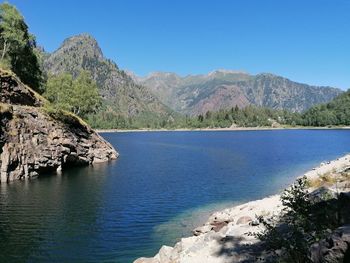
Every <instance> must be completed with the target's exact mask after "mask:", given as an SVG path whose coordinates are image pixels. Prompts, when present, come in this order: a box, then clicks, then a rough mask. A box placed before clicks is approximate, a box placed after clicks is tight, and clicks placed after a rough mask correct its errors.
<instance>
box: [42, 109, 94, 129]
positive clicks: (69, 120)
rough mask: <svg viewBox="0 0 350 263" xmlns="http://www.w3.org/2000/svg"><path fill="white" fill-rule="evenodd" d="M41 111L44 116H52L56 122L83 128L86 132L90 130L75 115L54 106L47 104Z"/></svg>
mask: <svg viewBox="0 0 350 263" xmlns="http://www.w3.org/2000/svg"><path fill="white" fill-rule="evenodd" d="M41 110H42V112H43V113H44V114H46V115H48V116H50V117H51V118H52V119H54V120H58V121H61V122H63V123H65V124H68V125H70V126H73V127H77V128H83V129H86V130H88V129H90V126H89V125H88V124H87V123H86V122H85V121H84V120H83V119H81V118H80V117H78V116H77V115H75V114H74V113H72V112H69V111H66V110H62V109H59V108H56V107H54V106H53V105H52V104H49V103H48V104H45V105H44V107H42V108H41Z"/></svg>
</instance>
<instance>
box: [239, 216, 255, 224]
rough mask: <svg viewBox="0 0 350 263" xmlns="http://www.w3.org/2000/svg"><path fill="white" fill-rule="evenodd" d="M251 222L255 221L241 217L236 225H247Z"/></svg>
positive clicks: (248, 217) (247, 217)
mask: <svg viewBox="0 0 350 263" xmlns="http://www.w3.org/2000/svg"><path fill="white" fill-rule="evenodd" d="M251 221H253V219H252V218H251V217H250V216H241V217H240V218H238V220H237V222H236V225H245V224H248V223H249V222H251Z"/></svg>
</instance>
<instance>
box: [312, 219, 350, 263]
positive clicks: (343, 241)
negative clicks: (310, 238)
mask: <svg viewBox="0 0 350 263" xmlns="http://www.w3.org/2000/svg"><path fill="white" fill-rule="evenodd" d="M310 259H311V261H312V262H314V263H333V262H349V261H350V225H345V226H342V227H339V228H337V229H336V230H335V231H334V232H333V233H332V234H330V235H329V237H327V238H326V239H324V240H321V241H320V242H318V243H316V244H314V245H313V246H312V247H311V248H310Z"/></svg>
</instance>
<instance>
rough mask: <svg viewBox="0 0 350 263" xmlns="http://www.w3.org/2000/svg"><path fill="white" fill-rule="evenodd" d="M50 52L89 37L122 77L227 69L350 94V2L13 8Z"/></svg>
mask: <svg viewBox="0 0 350 263" xmlns="http://www.w3.org/2000/svg"><path fill="white" fill-rule="evenodd" d="M10 3H12V4H15V5H16V6H17V7H18V8H19V9H20V11H21V12H22V14H23V15H24V17H25V19H26V21H27V24H28V25H29V27H30V31H31V32H32V33H34V34H35V35H36V36H37V41H38V43H39V44H40V45H42V46H44V48H45V49H46V50H47V51H53V50H55V49H56V48H58V47H59V45H60V44H61V43H62V41H63V40H64V39H65V38H66V37H68V36H71V35H74V34H78V33H82V32H87V33H90V34H92V35H93V36H94V37H95V38H96V39H97V41H98V42H99V44H100V46H101V48H102V50H103V52H104V55H105V56H106V57H108V58H111V59H113V60H114V61H115V62H116V63H117V64H118V65H119V66H120V67H121V68H122V69H128V70H131V71H134V72H135V73H136V74H139V75H145V74H148V73H149V72H152V71H171V72H176V73H179V74H181V75H187V74H198V73H206V72H209V71H212V70H214V69H219V68H225V69H235V70H243V71H247V72H250V73H259V72H271V73H275V74H279V75H282V76H285V77H288V78H290V79H292V80H296V81H300V82H305V83H309V84H317V85H331V86H336V87H339V88H343V89H347V88H350V0H215V1H214V0H212V1H205V0H138V1H136V0H115V1H113V0H109V1H108V0H99V1H88V0H85V1H83V0H81V1H78V0H60V1H48V0H31V1H29V0H13V1H10Z"/></svg>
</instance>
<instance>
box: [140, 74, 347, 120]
mask: <svg viewBox="0 0 350 263" xmlns="http://www.w3.org/2000/svg"><path fill="white" fill-rule="evenodd" d="M134 78H135V80H137V82H138V83H139V84H142V85H145V86H146V87H148V88H149V90H150V91H151V92H153V94H155V95H156V96H157V97H158V98H159V99H160V100H161V101H162V102H163V103H164V104H166V105H167V106H169V107H170V108H171V109H173V110H175V111H177V112H181V113H183V114H191V115H196V114H203V113H205V112H207V111H218V110H220V109H227V108H231V107H234V106H236V105H237V106H239V107H245V106H248V105H256V106H263V107H269V108H273V109H284V110H290V111H293V112H302V111H305V110H307V109H309V108H310V107H312V106H314V105H316V104H320V103H326V102H329V101H331V100H332V99H333V98H335V97H337V96H338V95H340V94H341V93H342V92H343V91H342V90H340V89H337V88H332V87H321V86H311V85H307V84H302V83H298V82H294V81H291V80H289V79H287V78H284V77H281V76H277V75H274V74H271V73H261V74H257V75H251V74H248V73H246V72H243V71H234V70H225V69H219V70H214V71H212V72H210V73H208V74H203V75H188V76H186V77H181V76H179V75H177V74H175V73H170V72H155V73H151V74H149V75H148V76H146V77H144V78H137V77H135V76H134Z"/></svg>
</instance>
